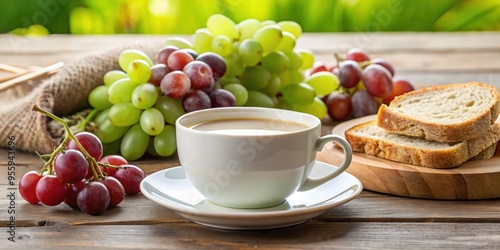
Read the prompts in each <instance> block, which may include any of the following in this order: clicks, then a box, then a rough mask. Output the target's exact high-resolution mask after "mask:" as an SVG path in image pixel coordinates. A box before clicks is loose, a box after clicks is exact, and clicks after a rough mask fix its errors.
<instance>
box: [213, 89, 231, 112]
mask: <svg viewBox="0 0 500 250" xmlns="http://www.w3.org/2000/svg"><path fill="white" fill-rule="evenodd" d="M210 101H211V103H212V107H213V108H216V107H234V106H236V98H235V97H234V95H233V93H231V92H229V91H227V90H225V89H214V90H213V91H212V92H210Z"/></svg>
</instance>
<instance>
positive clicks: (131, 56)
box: [118, 49, 154, 72]
mask: <svg viewBox="0 0 500 250" xmlns="http://www.w3.org/2000/svg"><path fill="white" fill-rule="evenodd" d="M137 59H141V60H144V61H146V62H147V63H148V65H149V67H152V66H153V65H154V63H153V60H151V58H149V56H148V55H146V53H144V52H142V51H140V50H137V49H126V50H124V51H122V52H121V53H120V55H119V56H118V64H119V65H120V68H121V69H122V70H123V71H125V72H127V70H128V66H129V65H130V63H131V62H132V61H134V60H137Z"/></svg>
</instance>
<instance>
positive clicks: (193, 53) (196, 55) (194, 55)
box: [180, 49, 198, 60]
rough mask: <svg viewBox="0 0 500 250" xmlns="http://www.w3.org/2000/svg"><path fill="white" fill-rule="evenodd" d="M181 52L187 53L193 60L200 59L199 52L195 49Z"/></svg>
mask: <svg viewBox="0 0 500 250" xmlns="http://www.w3.org/2000/svg"><path fill="white" fill-rule="evenodd" d="M180 51H184V52H187V53H188V54H190V55H191V56H192V57H193V59H195V60H196V58H198V52H196V51H195V50H194V49H180Z"/></svg>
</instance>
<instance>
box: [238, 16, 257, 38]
mask: <svg viewBox="0 0 500 250" xmlns="http://www.w3.org/2000/svg"><path fill="white" fill-rule="evenodd" d="M260 27H261V26H260V22H259V20H257V19H252V18H249V19H245V20H243V21H241V22H240V23H238V24H237V25H236V29H237V30H238V34H239V40H240V41H244V40H245V39H249V38H252V37H253V34H255V31H257V30H258V29H259V28H260Z"/></svg>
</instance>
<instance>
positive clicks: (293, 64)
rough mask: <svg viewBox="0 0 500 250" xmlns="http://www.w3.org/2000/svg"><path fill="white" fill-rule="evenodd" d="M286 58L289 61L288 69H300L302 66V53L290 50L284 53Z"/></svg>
mask: <svg viewBox="0 0 500 250" xmlns="http://www.w3.org/2000/svg"><path fill="white" fill-rule="evenodd" d="M286 56H287V57H288V60H289V61H290V64H289V66H288V67H289V68H290V69H300V67H301V66H302V54H300V53H299V52H297V51H295V50H294V51H292V52H290V53H286Z"/></svg>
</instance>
